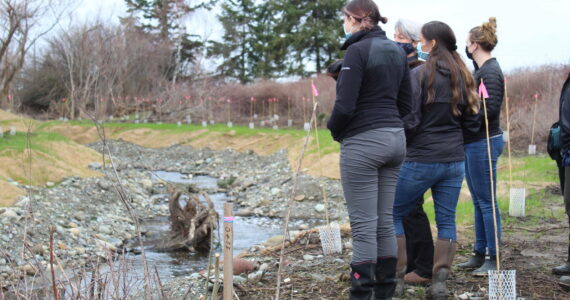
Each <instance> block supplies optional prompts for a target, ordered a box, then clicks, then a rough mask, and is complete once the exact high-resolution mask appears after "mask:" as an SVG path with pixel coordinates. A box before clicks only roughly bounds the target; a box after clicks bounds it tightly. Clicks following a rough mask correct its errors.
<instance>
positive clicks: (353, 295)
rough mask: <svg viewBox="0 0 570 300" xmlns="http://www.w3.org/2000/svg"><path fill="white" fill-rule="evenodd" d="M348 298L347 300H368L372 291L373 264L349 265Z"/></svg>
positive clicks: (374, 267) (374, 265)
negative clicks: (349, 284)
mask: <svg viewBox="0 0 570 300" xmlns="http://www.w3.org/2000/svg"><path fill="white" fill-rule="evenodd" d="M350 268H351V271H350V282H351V285H352V286H351V288H350V296H349V300H370V299H372V295H373V290H374V273H375V271H376V264H375V263H360V264H351V265H350Z"/></svg>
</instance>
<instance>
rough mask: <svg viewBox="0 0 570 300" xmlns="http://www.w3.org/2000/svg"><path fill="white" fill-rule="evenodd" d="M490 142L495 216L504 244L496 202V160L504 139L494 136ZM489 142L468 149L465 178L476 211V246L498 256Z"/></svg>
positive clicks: (484, 141) (482, 251)
mask: <svg viewBox="0 0 570 300" xmlns="http://www.w3.org/2000/svg"><path fill="white" fill-rule="evenodd" d="M490 141H491V163H492V166H493V182H494V183H495V184H494V186H493V192H494V193H495V212H496V217H497V233H498V234H497V236H498V238H499V245H500V240H501V213H500V212H499V207H498V205H497V204H498V199H497V160H498V159H499V156H500V155H501V153H502V152H503V143H504V142H503V137H502V136H495V137H492V138H491V139H490ZM487 151H488V150H487V139H483V140H480V141H477V142H474V143H470V144H467V145H465V174H466V177H467V186H469V191H470V192H471V199H472V200H473V206H474V208H475V246H474V249H473V250H475V251H476V252H479V253H480V254H486V252H487V251H486V250H487V249H488V250H489V255H495V254H496V253H497V249H496V246H495V224H494V222H493V204H492V199H491V179H490V177H489V176H490V174H489V156H488V153H487Z"/></svg>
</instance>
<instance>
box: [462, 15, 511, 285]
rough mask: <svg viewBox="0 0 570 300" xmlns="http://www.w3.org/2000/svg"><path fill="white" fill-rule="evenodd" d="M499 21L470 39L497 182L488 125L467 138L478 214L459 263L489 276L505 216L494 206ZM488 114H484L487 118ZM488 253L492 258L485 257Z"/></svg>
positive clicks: (501, 85) (499, 140)
mask: <svg viewBox="0 0 570 300" xmlns="http://www.w3.org/2000/svg"><path fill="white" fill-rule="evenodd" d="M497 42H498V40H497V20H496V19H495V18H489V22H486V23H484V24H483V25H481V26H477V27H474V28H473V29H471V31H469V34H468V36H467V46H466V47H465V52H466V54H467V57H469V59H471V60H473V64H474V66H475V81H476V84H477V85H478V84H479V83H480V82H481V81H482V82H483V83H484V84H485V86H486V87H487V91H488V92H489V98H487V99H486V102H487V103H486V104H487V112H486V114H487V118H488V120H489V137H490V146H491V162H492V168H493V182H494V186H493V187H491V178H490V174H489V173H490V172H489V156H488V153H487V152H488V149H487V128H486V125H485V122H481V127H480V128H479V130H478V131H477V132H475V133H469V134H467V135H466V136H465V174H466V179H467V186H468V187H469V191H470V192H471V199H472V201H473V206H474V211H475V245H474V246H473V255H472V256H471V258H470V259H469V261H467V262H465V263H462V264H459V265H458V267H459V268H463V269H476V270H474V271H473V272H472V274H473V275H475V276H487V274H488V271H489V270H496V268H497V265H496V254H497V251H499V249H496V243H495V232H496V233H497V238H498V239H499V243H500V239H501V214H500V212H499V206H498V205H497V201H495V208H494V209H493V205H492V203H493V202H492V194H491V193H494V194H495V199H497V196H496V194H497V191H496V190H497V160H498V159H499V156H500V155H501V153H502V152H503V131H502V130H501V127H500V125H501V120H500V115H501V105H502V104H503V97H504V90H505V79H504V77H503V72H502V71H501V67H500V66H499V62H497V59H496V58H494V57H493V55H492V54H491V52H492V51H493V49H495V46H496V45H497ZM483 114H485V112H483V111H482V112H481V117H483ZM493 210H494V211H495V212H496V220H497V228H496V229H495V225H494V221H493ZM487 253H488V256H487V257H485V255H486V254H487Z"/></svg>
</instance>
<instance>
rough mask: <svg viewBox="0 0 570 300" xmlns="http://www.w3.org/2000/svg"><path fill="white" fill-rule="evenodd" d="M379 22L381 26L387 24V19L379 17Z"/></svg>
mask: <svg viewBox="0 0 570 300" xmlns="http://www.w3.org/2000/svg"><path fill="white" fill-rule="evenodd" d="M379 21H380V22H382V24H386V23H388V18H386V17H382V16H381V17H380V20H379Z"/></svg>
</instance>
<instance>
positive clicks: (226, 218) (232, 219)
mask: <svg viewBox="0 0 570 300" xmlns="http://www.w3.org/2000/svg"><path fill="white" fill-rule="evenodd" d="M233 221H234V217H224V222H227V223H232V222H233Z"/></svg>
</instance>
